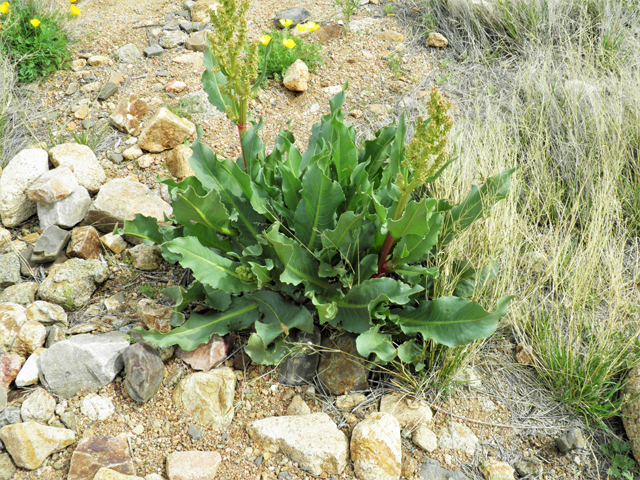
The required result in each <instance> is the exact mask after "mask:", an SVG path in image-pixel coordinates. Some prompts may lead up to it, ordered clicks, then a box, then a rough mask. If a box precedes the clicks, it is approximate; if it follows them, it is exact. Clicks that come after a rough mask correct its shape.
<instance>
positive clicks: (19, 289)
mask: <svg viewBox="0 0 640 480" xmlns="http://www.w3.org/2000/svg"><path fill="white" fill-rule="evenodd" d="M0 268H2V267H0ZM37 291H38V284H37V283H36V282H22V283H18V284H17V285H12V286H10V287H7V288H5V289H4V291H2V293H0V303H4V302H13V303H17V304H19V305H25V306H27V305H29V304H30V303H33V301H34V300H35V295H36V292H37Z"/></svg>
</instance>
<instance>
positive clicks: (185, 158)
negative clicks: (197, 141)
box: [167, 144, 195, 180]
mask: <svg viewBox="0 0 640 480" xmlns="http://www.w3.org/2000/svg"><path fill="white" fill-rule="evenodd" d="M192 155H193V150H192V149H190V148H189V147H187V146H186V145H182V144H180V145H178V146H176V147H175V148H173V149H172V150H170V151H169V153H168V154H167V168H168V169H169V172H171V175H173V176H174V177H175V178H177V179H178V180H182V179H183V178H186V177H192V176H194V175H195V173H194V171H193V169H192V168H191V166H190V165H189V159H190V158H191V156H192Z"/></svg>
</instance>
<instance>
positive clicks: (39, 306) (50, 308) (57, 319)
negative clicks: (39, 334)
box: [25, 300, 69, 328]
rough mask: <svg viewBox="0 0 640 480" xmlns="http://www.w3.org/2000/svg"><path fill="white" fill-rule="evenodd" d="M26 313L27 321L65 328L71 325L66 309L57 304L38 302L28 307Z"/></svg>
mask: <svg viewBox="0 0 640 480" xmlns="http://www.w3.org/2000/svg"><path fill="white" fill-rule="evenodd" d="M25 313H26V315H27V320H34V321H36V322H40V323H41V324H43V325H58V326H60V327H64V328H67V326H68V325H69V320H68V319H67V313H66V312H65V311H64V308H62V307H61V306H60V305H56V304H55V303H49V302H44V301H42V300H37V301H35V302H33V303H32V304H31V305H29V306H28V307H27V309H26V311H25Z"/></svg>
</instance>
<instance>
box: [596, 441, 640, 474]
mask: <svg viewBox="0 0 640 480" xmlns="http://www.w3.org/2000/svg"><path fill="white" fill-rule="evenodd" d="M600 450H602V453H604V454H605V455H606V456H607V457H608V458H609V460H610V461H611V467H610V468H608V469H607V474H608V475H611V476H612V477H613V478H622V479H625V480H633V479H634V478H636V477H634V474H633V473H632V472H635V473H638V465H637V464H636V462H635V461H634V460H633V458H631V456H630V453H631V442H621V441H619V440H613V441H612V442H611V443H609V444H608V445H600Z"/></svg>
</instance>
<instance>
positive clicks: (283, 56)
mask: <svg viewBox="0 0 640 480" xmlns="http://www.w3.org/2000/svg"><path fill="white" fill-rule="evenodd" d="M268 35H269V36H270V37H271V42H270V44H271V53H270V54H269V58H268V59H267V71H266V76H267V77H275V76H277V75H281V76H284V74H285V73H286V71H287V69H288V68H289V67H290V66H291V65H292V64H293V62H295V61H296V60H298V59H300V60H302V61H303V62H304V63H305V64H306V65H307V67H309V70H311V71H312V72H313V71H315V67H316V66H317V65H320V64H321V63H322V54H321V51H322V46H321V45H319V44H317V43H313V42H309V41H306V40H305V39H304V38H302V37H298V38H296V39H295V40H294V42H295V44H296V45H295V47H293V48H288V47H286V46H284V45H283V43H282V41H283V40H285V39H287V38H289V35H288V33H287V32H286V31H285V32H283V31H281V30H275V29H273V30H271V31H270V32H269V33H268ZM266 48H267V47H266V46H265V45H260V61H259V62H260V63H259V67H258V71H262V68H263V65H264V61H265V60H264V53H265V50H266Z"/></svg>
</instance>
